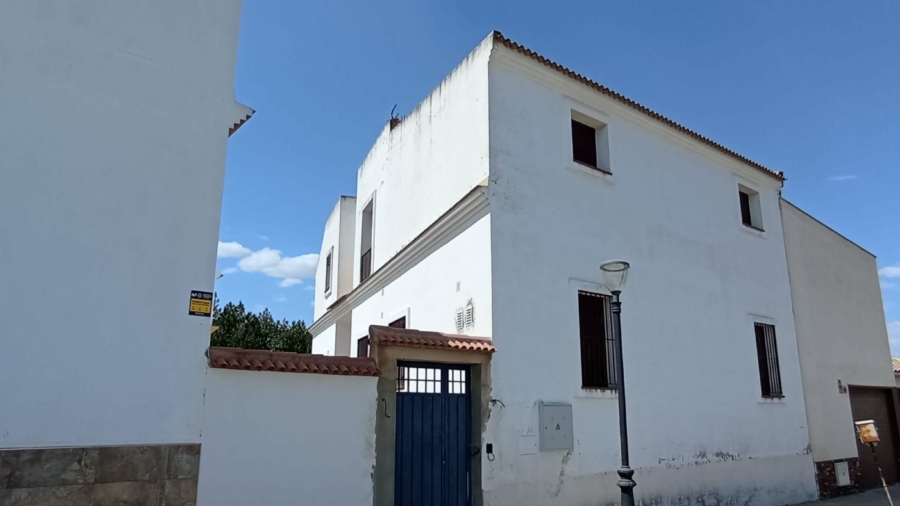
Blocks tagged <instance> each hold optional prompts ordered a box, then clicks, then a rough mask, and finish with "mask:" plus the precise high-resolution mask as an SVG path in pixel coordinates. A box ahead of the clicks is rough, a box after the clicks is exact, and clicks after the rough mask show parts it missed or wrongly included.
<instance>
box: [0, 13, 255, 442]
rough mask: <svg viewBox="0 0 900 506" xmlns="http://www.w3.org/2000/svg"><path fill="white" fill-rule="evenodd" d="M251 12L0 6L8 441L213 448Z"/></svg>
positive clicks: (0, 369)
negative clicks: (236, 84)
mask: <svg viewBox="0 0 900 506" xmlns="http://www.w3.org/2000/svg"><path fill="white" fill-rule="evenodd" d="M240 13H241V2H240V0H223V1H219V2H215V5H212V4H209V3H208V2H200V1H195V0H192V1H187V2H186V1H183V0H160V1H154V2H111V3H104V4H103V5H102V7H101V6H100V5H96V4H90V3H88V2H71V1H67V0H53V1H48V2H32V1H30V0H13V1H10V2H4V4H3V14H2V15H0V82H2V83H3V84H2V86H0V115H2V117H3V121H2V123H0V153H2V156H0V174H2V182H0V216H2V217H3V218H2V219H0V237H2V238H3V239H2V245H0V258H2V259H3V261H2V262H0V280H2V281H0V285H2V289H0V307H3V311H0V328H2V329H3V330H2V334H3V337H2V339H0V384H2V385H3V392H4V393H3V402H2V403H0V427H2V429H0V448H24V447H56V446H76V447H77V446H94V445H126V444H155V443H196V442H199V441H200V432H201V430H200V429H201V412H202V406H203V394H204V382H205V374H206V357H205V356H204V352H205V350H206V348H207V346H208V345H209V326H210V321H209V318H202V317H197V316H189V315H188V303H189V298H190V292H191V291H192V290H204V291H210V292H211V291H213V282H214V280H213V278H214V273H215V263H216V242H217V236H218V229H219V214H220V209H221V199H222V184H223V179H224V168H225V153H226V147H227V142H228V135H229V129H230V128H232V126H233V125H235V124H238V123H240V122H241V121H242V120H244V119H246V118H247V116H248V115H249V114H250V113H251V112H252V111H250V110H249V109H248V108H246V107H244V106H241V105H240V104H237V103H236V102H235V100H234V91H233V81H234V72H235V59H236V52H237V39H238V26H239V22H240Z"/></svg>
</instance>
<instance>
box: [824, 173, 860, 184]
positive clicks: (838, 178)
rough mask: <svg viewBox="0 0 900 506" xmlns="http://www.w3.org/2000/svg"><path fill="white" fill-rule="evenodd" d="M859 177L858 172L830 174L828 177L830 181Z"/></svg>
mask: <svg viewBox="0 0 900 506" xmlns="http://www.w3.org/2000/svg"><path fill="white" fill-rule="evenodd" d="M858 177H859V176H858V175H856V174H845V175H842V176H829V177H828V180H829V181H833V182H837V181H850V180H852V179H856V178H858Z"/></svg>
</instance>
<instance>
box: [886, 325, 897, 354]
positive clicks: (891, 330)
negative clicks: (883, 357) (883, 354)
mask: <svg viewBox="0 0 900 506" xmlns="http://www.w3.org/2000/svg"><path fill="white" fill-rule="evenodd" d="M887 330H888V341H889V342H890V343H891V354H892V355H894V356H900V321H896V322H887Z"/></svg>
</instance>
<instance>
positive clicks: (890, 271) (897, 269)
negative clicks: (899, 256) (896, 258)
mask: <svg viewBox="0 0 900 506" xmlns="http://www.w3.org/2000/svg"><path fill="white" fill-rule="evenodd" d="M878 274H879V275H881V276H884V277H886V278H900V265H891V266H889V267H882V268H881V269H878Z"/></svg>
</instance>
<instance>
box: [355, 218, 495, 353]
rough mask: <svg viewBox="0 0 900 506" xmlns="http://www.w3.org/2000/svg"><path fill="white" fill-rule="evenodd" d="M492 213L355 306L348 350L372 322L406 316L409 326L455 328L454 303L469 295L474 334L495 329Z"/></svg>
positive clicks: (463, 301) (452, 331)
mask: <svg viewBox="0 0 900 506" xmlns="http://www.w3.org/2000/svg"><path fill="white" fill-rule="evenodd" d="M490 234H491V217H490V215H484V216H482V217H480V218H478V219H477V221H475V222H474V223H472V224H471V225H470V226H469V227H468V228H467V229H465V230H464V231H462V232H461V233H460V234H459V235H457V236H456V237H454V238H452V239H451V240H450V241H449V242H448V243H447V244H445V245H444V246H443V247H441V248H440V249H438V250H437V251H435V252H434V253H432V254H431V255H429V256H428V257H427V258H425V259H424V260H422V261H421V262H420V263H418V264H417V265H415V266H414V267H412V268H411V269H410V270H409V271H407V272H406V273H405V274H403V275H402V276H401V277H400V278H398V279H397V280H396V281H394V282H393V283H391V284H390V285H388V286H387V287H385V288H384V289H383V290H381V291H379V292H378V293H377V294H376V295H374V296H372V297H370V298H369V299H368V300H366V301H365V302H364V303H362V304H361V305H360V306H359V307H357V308H356V309H355V310H354V311H353V331H352V332H351V334H350V340H351V341H350V344H351V346H350V356H356V340H357V339H358V338H360V337H363V336H366V335H368V331H369V325H387V324H389V323H391V322H392V321H394V320H396V319H398V318H401V317H404V316H405V317H406V318H407V320H406V325H407V328H413V329H421V330H430V331H437V332H446V333H450V334H456V333H457V331H456V325H455V315H456V308H463V307H465V306H466V304H467V303H468V302H469V301H470V300H471V301H472V305H473V306H474V308H475V311H474V314H475V325H474V326H473V327H472V328H470V329H467V330H465V331H464V333H466V334H468V335H472V336H488V337H489V336H490V335H491V321H492V318H491V312H492V302H491V246H490V244H491V243H490V241H491V235H490Z"/></svg>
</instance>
